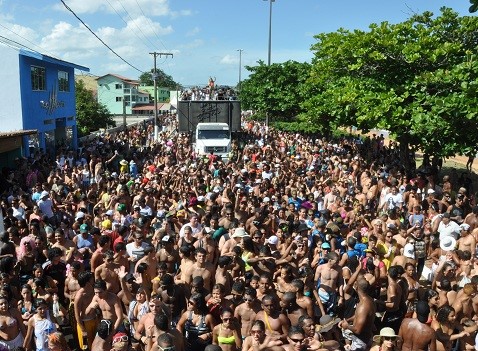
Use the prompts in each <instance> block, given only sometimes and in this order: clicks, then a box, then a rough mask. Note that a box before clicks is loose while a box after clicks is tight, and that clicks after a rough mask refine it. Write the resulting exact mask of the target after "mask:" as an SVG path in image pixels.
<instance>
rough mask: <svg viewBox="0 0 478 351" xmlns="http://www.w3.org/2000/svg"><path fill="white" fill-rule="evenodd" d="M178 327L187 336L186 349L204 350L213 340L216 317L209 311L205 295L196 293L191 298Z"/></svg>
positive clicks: (188, 350) (191, 350) (187, 350)
mask: <svg viewBox="0 0 478 351" xmlns="http://www.w3.org/2000/svg"><path fill="white" fill-rule="evenodd" d="M176 329H177V330H179V331H180V332H181V333H182V334H183V335H184V337H185V341H186V351H193V350H194V351H203V350H204V349H205V348H206V346H207V345H208V344H209V343H210V342H211V339H212V330H213V329H214V318H213V317H212V316H211V315H210V314H209V313H207V307H206V303H205V301H204V296H203V295H201V294H197V293H196V294H193V295H192V296H191V297H190V298H189V301H188V307H187V310H186V312H184V313H183V314H182V316H181V318H180V319H179V322H178V325H177V326H176Z"/></svg>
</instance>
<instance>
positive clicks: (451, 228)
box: [438, 220, 460, 241]
mask: <svg viewBox="0 0 478 351" xmlns="http://www.w3.org/2000/svg"><path fill="white" fill-rule="evenodd" d="M438 233H440V241H442V240H443V239H445V238H446V237H447V236H451V237H453V238H454V239H457V238H458V236H459V235H460V226H459V225H458V223H456V222H454V221H452V220H450V223H448V224H445V223H443V220H442V221H441V222H440V224H439V225H438Z"/></svg>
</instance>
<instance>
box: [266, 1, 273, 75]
mask: <svg viewBox="0 0 478 351" xmlns="http://www.w3.org/2000/svg"><path fill="white" fill-rule="evenodd" d="M264 1H269V51H268V56H267V65H268V66H270V65H271V49H272V3H273V2H275V1H276V0H264Z"/></svg>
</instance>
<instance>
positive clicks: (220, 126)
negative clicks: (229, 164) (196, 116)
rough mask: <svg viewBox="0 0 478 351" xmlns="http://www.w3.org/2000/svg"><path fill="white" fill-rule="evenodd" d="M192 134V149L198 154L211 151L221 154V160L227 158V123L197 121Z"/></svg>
mask: <svg viewBox="0 0 478 351" xmlns="http://www.w3.org/2000/svg"><path fill="white" fill-rule="evenodd" d="M194 136H195V144H194V151H195V152H196V154H197V155H198V156H202V155H208V154H210V153H213V154H214V155H218V156H221V158H222V159H223V160H227V159H228V158H229V152H230V151H231V131H230V129H229V125H228V124H227V123H219V122H208V123H198V124H197V127H196V132H195V135H194Z"/></svg>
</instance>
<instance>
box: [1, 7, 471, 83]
mask: <svg viewBox="0 0 478 351" xmlns="http://www.w3.org/2000/svg"><path fill="white" fill-rule="evenodd" d="M64 1H65V3H66V4H67V5H68V6H69V7H70V8H71V9H72V10H73V11H75V13H76V14H77V15H78V16H79V17H80V18H81V19H82V20H83V21H84V22H86V23H87V24H88V25H89V26H90V28H91V29H92V30H93V31H94V32H95V33H96V34H97V35H98V36H99V37H101V38H102V39H103V40H104V41H105V42H106V43H107V44H108V45H109V46H110V47H112V48H113V49H114V50H115V51H116V52H117V53H118V54H119V55H121V56H122V57H123V58H124V59H125V60H126V61H128V62H129V63H131V64H132V65H133V66H135V67H136V68H138V69H139V70H141V71H147V70H149V69H150V68H151V67H152V66H153V59H152V56H151V55H149V52H152V51H158V52H169V53H173V54H174V57H173V58H170V57H168V58H158V67H159V68H161V69H162V70H163V71H165V72H166V73H167V74H169V75H171V76H172V77H173V79H174V80H176V81H178V82H179V83H181V84H183V85H205V84H207V81H208V79H209V77H210V76H212V77H215V78H216V83H217V84H221V85H222V84H225V85H236V84H237V82H238V80H239V52H238V51H237V50H238V49H242V50H243V51H242V66H243V67H244V66H245V65H255V64H256V62H257V61H258V60H263V61H264V62H267V53H268V33H269V32H268V30H269V1H264V0H234V1H233V0H64ZM441 6H447V7H451V8H453V9H454V10H455V11H457V12H458V13H459V14H461V15H469V14H468V7H469V2H468V0H441V1H440V0H409V1H403V0H380V1H379V0H362V1H357V0H353V1H352V0H342V1H326V0H276V1H275V2H274V3H273V9H272V55H271V56H272V62H273V63H274V62H284V61H287V60H296V61H300V62H304V61H310V60H311V58H312V53H311V51H310V47H311V45H312V44H314V43H315V39H314V37H313V36H314V35H315V34H318V33H324V32H333V31H336V30H337V29H338V28H340V27H343V28H346V29H367V28H368V25H369V24H370V23H379V22H382V21H388V22H391V23H398V22H401V21H403V20H405V19H407V18H408V17H410V16H411V15H412V14H413V13H422V12H424V11H432V12H434V13H435V14H437V13H439V8H440V7H441ZM0 35H1V36H3V37H6V38H8V39H11V40H14V41H17V42H20V43H23V44H24V45H26V46H27V47H30V48H32V49H34V50H37V51H39V52H41V53H44V54H47V55H51V56H55V57H58V58H61V59H64V60H67V61H71V62H74V63H77V64H80V65H83V66H87V67H89V68H90V70H91V73H92V74H94V75H104V74H107V73H116V74H120V75H123V76H126V77H129V78H138V77H139V75H140V72H138V71H137V70H135V69H133V68H131V67H130V66H128V65H127V64H125V63H124V62H123V61H121V60H120V59H119V58H117V57H116V56H114V55H113V54H112V53H110V52H109V51H108V49H106V48H105V47H104V46H103V45H102V44H101V43H100V42H99V41H98V40H97V39H96V38H95V37H94V36H93V35H92V34H91V33H89V32H88V31H87V30H86V29H85V28H84V27H83V25H82V24H81V23H80V22H79V21H78V20H77V19H76V18H75V17H74V16H73V15H72V14H71V13H70V12H68V11H67V10H66V9H65V8H64V7H63V5H62V3H61V1H60V0H0ZM0 40H3V39H2V38H0ZM247 74H248V72H247V71H246V69H245V68H242V79H244V78H246V77H247Z"/></svg>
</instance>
